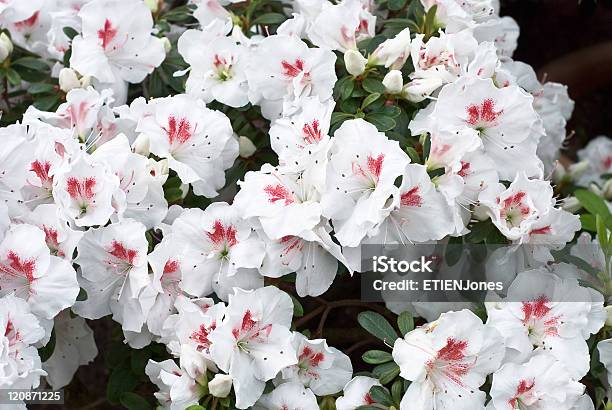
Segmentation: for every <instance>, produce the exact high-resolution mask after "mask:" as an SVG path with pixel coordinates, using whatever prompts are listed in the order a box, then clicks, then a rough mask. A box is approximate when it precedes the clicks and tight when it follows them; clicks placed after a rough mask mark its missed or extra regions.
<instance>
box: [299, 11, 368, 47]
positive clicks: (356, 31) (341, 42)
mask: <svg viewBox="0 0 612 410" xmlns="http://www.w3.org/2000/svg"><path fill="white" fill-rule="evenodd" d="M375 25H376V17H375V16H373V15H372V14H371V13H370V12H369V11H367V10H366V9H365V8H364V7H363V6H362V4H361V2H360V1H359V0H343V1H342V2H340V3H339V4H334V5H327V6H325V7H323V9H322V10H321V13H319V15H318V16H317V18H315V20H314V21H313V22H312V24H311V25H310V27H309V28H308V30H307V34H308V38H309V39H310V40H311V41H312V42H313V44H314V45H316V46H317V47H321V48H328V49H330V50H337V51H341V52H343V53H344V52H346V51H347V50H356V49H357V43H358V42H359V41H361V40H365V39H367V38H371V37H374V28H375Z"/></svg>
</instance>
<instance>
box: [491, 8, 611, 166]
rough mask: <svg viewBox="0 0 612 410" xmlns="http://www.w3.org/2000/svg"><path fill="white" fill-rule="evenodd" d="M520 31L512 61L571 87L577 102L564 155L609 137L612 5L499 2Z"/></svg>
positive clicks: (572, 153)
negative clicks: (599, 137) (520, 62)
mask: <svg viewBox="0 0 612 410" xmlns="http://www.w3.org/2000/svg"><path fill="white" fill-rule="evenodd" d="M501 5H502V8H501V15H509V16H512V17H513V18H514V19H515V20H516V21H517V22H518V24H519V26H520V28H521V35H520V37H519V43H518V49H517V50H516V52H515V54H514V59H515V60H519V61H524V62H526V63H529V64H531V65H532V66H533V68H534V69H535V70H536V72H538V77H539V78H540V79H542V76H543V75H545V74H547V77H548V79H549V80H550V81H557V82H561V83H564V84H567V85H568V86H569V92H570V96H571V97H572V98H573V99H574V100H575V102H576V106H575V109H574V115H573V117H572V119H571V120H570V122H569V123H568V127H567V129H568V133H569V132H571V131H575V133H576V134H575V136H574V137H573V138H571V139H570V140H569V141H568V146H567V150H566V151H565V155H567V156H568V157H570V158H573V156H574V155H575V151H576V150H577V149H580V148H581V147H582V146H584V145H585V144H586V143H587V142H588V140H589V139H591V138H594V137H596V136H598V135H608V136H612V0H582V1H579V0H505V1H504V0H502V1H501Z"/></svg>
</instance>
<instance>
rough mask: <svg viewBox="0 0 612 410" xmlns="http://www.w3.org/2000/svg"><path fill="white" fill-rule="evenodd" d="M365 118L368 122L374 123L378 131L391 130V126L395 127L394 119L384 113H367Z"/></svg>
mask: <svg viewBox="0 0 612 410" xmlns="http://www.w3.org/2000/svg"><path fill="white" fill-rule="evenodd" d="M365 119H366V120H367V121H368V122H371V123H372V124H374V125H375V126H376V128H378V131H381V132H385V131H389V130H392V129H393V128H395V125H396V123H395V120H394V119H393V118H390V117H387V116H386V115H382V114H376V113H372V114H367V115H366V117H365Z"/></svg>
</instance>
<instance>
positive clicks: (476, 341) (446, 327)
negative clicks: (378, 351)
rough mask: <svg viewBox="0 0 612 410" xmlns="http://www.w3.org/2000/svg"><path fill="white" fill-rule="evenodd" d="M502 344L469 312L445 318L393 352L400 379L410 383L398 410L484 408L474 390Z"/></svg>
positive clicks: (398, 343)
mask: <svg viewBox="0 0 612 410" xmlns="http://www.w3.org/2000/svg"><path fill="white" fill-rule="evenodd" d="M502 341H503V339H502V338H501V336H500V334H499V333H498V332H497V330H496V329H494V328H492V327H490V326H488V325H483V324H482V322H481V320H480V319H479V318H478V316H476V315H475V314H473V313H472V312H471V311H469V310H461V311H459V312H449V313H444V314H442V315H441V316H440V319H438V320H437V321H435V322H432V323H429V324H427V325H425V326H422V327H419V328H417V329H415V330H413V331H411V332H409V333H408V334H406V336H405V337H404V338H403V339H397V340H396V341H395V344H394V346H393V359H394V360H395V362H396V363H397V364H398V365H399V367H400V376H401V377H403V378H404V379H407V380H410V381H412V384H410V387H408V390H407V391H406V394H405V395H404V397H403V399H402V402H401V407H400V408H401V409H402V410H407V409H412V408H417V409H438V408H449V409H450V408H452V409H465V410H473V409H478V408H483V406H484V401H485V393H484V392H482V391H480V390H479V387H480V386H481V385H482V384H483V383H484V382H485V378H486V376H487V375H488V374H490V373H492V372H493V371H494V370H496V369H497V368H498V367H499V365H500V363H501V360H502V359H503V356H504V350H505V349H504V345H503V343H502Z"/></svg>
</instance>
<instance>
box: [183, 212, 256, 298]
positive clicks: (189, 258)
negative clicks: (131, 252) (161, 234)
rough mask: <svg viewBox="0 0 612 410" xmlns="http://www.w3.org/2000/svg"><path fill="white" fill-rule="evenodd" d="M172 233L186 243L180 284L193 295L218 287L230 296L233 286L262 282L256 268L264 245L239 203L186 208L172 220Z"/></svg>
mask: <svg viewBox="0 0 612 410" xmlns="http://www.w3.org/2000/svg"><path fill="white" fill-rule="evenodd" d="M172 235H173V237H174V240H176V241H177V242H178V243H182V244H184V249H182V250H181V252H180V254H181V260H180V262H181V272H182V280H181V284H180V287H181V289H183V290H184V291H185V292H187V293H189V294H190V295H193V296H197V297H201V296H207V295H210V294H211V293H212V292H213V291H215V292H216V293H217V296H219V297H220V298H222V299H226V298H227V290H230V291H231V287H232V286H242V287H244V288H245V289H246V288H254V287H259V286H261V283H262V282H263V280H262V278H261V275H259V273H258V272H257V270H256V269H257V268H259V267H260V266H261V262H262V260H263V257H264V252H265V250H264V245H263V242H262V241H261V240H260V239H259V237H258V236H257V234H256V233H255V231H254V230H253V229H252V228H251V225H250V224H249V223H248V222H246V221H245V219H244V216H243V215H241V214H240V213H239V212H238V211H237V209H236V206H235V205H232V206H230V205H228V204H227V203H225V202H215V203H213V204H211V205H209V206H208V207H207V208H206V209H205V210H204V211H202V210H200V209H189V210H186V211H185V212H184V213H183V214H182V215H181V216H180V217H178V218H177V219H176V220H175V221H174V223H173V224H172ZM258 278H259V280H258ZM234 281H237V282H234ZM249 284H250V285H251V286H252V287H251V286H248V285H249ZM228 287H229V289H227V288H228Z"/></svg>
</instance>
